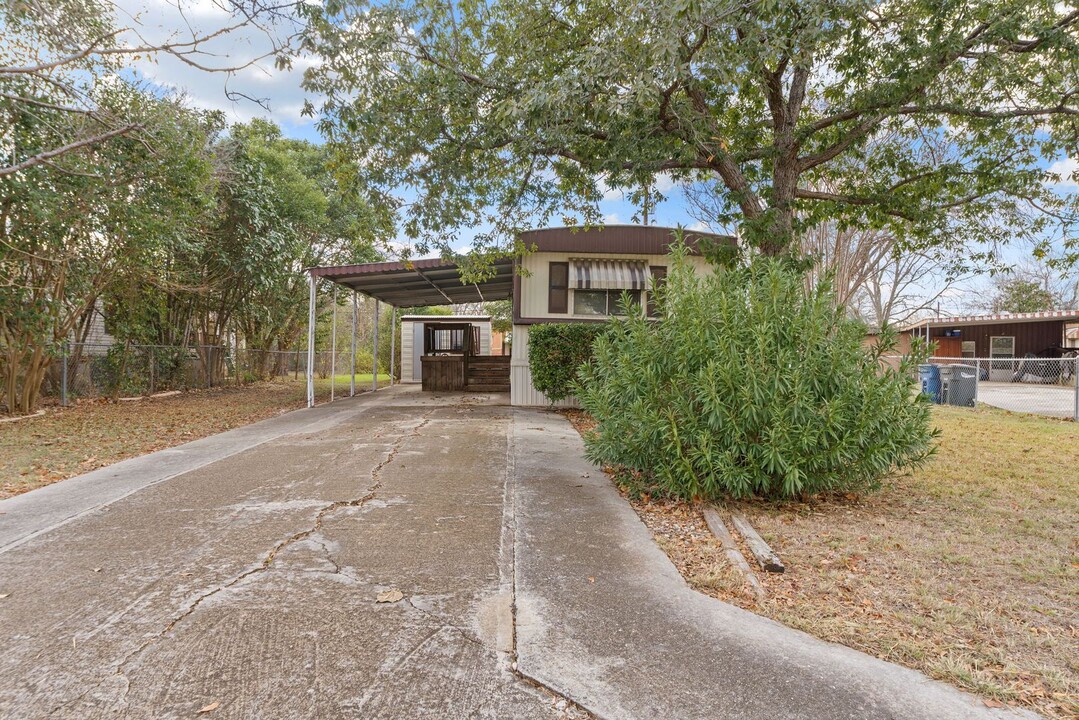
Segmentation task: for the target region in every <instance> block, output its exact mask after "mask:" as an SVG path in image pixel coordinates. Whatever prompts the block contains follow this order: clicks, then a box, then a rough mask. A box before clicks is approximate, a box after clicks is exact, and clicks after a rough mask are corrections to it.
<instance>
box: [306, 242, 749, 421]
mask: <svg viewBox="0 0 1079 720" xmlns="http://www.w3.org/2000/svg"><path fill="white" fill-rule="evenodd" d="M674 233H675V230H674V229H673V228H663V227H654V226H637V225H606V226H597V227H591V228H583V227H582V228H574V227H561V228H548V229H543V230H532V231H528V232H524V233H522V234H521V235H520V236H519V238H518V239H519V240H520V242H521V243H522V244H523V246H524V247H525V248H527V249H528V252H526V253H525V254H524V255H523V257H519V258H501V259H499V260H496V261H495V262H494V263H493V266H492V267H491V272H490V273H489V274H488V277H487V278H486V279H485V280H483V281H481V282H478V283H474V284H464V283H462V281H461V277H460V270H459V268H458V266H457V264H456V263H454V262H452V261H448V260H443V259H424V260H414V261H404V262H383V263H365V264H361V265H344V266H332V267H316V268H311V269H310V271H309V272H310V274H311V278H312V283H313V282H314V281H315V280H316V279H317V278H325V279H328V280H331V281H333V282H335V283H338V284H339V285H342V286H344V287H346V288H350V289H352V290H354V291H356V292H358V293H362V294H364V295H367V296H369V297H373V298H375V300H376V301H378V302H379V303H381V304H387V305H390V306H391V307H392V308H393V311H394V312H396V308H398V307H420V306H427V305H452V304H463V303H476V302H485V301H490V300H504V299H512V307H513V312H512V316H513V329H512V331H511V333H510V336H511V338H512V343H511V354H510V355H509V356H503V355H499V354H492V353H491V349H490V318H486V317H482V318H476V317H456V318H453V319H451V318H448V317H446V316H406V318H405V319H407V320H408V322H409V323H410V325H409V326H408V327H407V328H406V327H405V326H404V324H402V337H401V342H400V344H398V347H400V348H401V352H402V364H401V367H402V376H403V377H402V379H404V376H405V374H406V373H407V377H408V381H410V382H417V381H419V382H421V383H422V384H423V387H424V389H431V390H464V389H476V390H481V389H484V390H495V389H505V388H506V386H507V385H508V389H509V392H510V402H511V404H513V405H524V406H529V405H531V406H546V405H548V404H549V403H548V401H547V398H546V397H544V395H543V394H542V393H540V392H538V391H537V390H536V389H535V388H534V387H533V386H532V376H531V372H530V370H529V365H528V332H529V329H530V328H531V327H532V326H534V325H537V324H541V323H554V322H602V321H604V320H607V319H609V318H610V317H611V316H612V315H614V314H616V313H617V312H619V310H618V301H619V299H620V298H621V296H622V294H623V293H629V295H630V297H631V298H632V299H633V301H634V302H635V303H636V304H637V306H638V307H640V311H641V312H642V313H643V312H649V309H650V305H651V303H650V295H651V292H652V289H653V288H654V287H655V285H656V283H659V282H662V281H663V278H665V277H666V275H667V266H668V264H669V263H670V258H669V256H668V250H669V247H670V245H671V243H672V242H673V241H674ZM684 239H685V242H686V246H687V248H688V250H689V255H690V257H689V261H690V263H692V264H693V265H694V266H695V267H697V268H700V269H701V270H702V271H705V270H706V269H707V268H708V263H707V261H706V260H705V259H704V257H702V256H701V253H700V250H699V243H700V241H701V240H703V239H707V240H709V241H711V242H714V243H726V244H731V243H734V242H735V240H734V238H731V237H728V236H725V235H715V234H711V233H700V232H688V231H687V232H685V233H684ZM312 298H314V292H313V285H312ZM313 302H314V301H313V299H312V303H313ZM376 307H378V305H376ZM439 323H442V326H441V327H439V325H438V324H439ZM417 324H419V326H421V327H423V328H424V329H423V330H422V332H423V333H424V338H425V340H424V342H423V347H422V351H421V350H420V343H419V341H418V340H417V337H419V336H418V335H417V332H418V331H417V329H416V328H417ZM449 325H453V326H454V327H453V328H450V327H449ZM484 325H486V327H487V331H486V337H487V338H488V339H487V341H486V343H487V344H484V341H483V340H482V338H483V337H484V331H483V329H482V328H483V327H484ZM428 328H430V330H428ZM439 330H444V331H449V330H452V331H453V332H456V333H458V335H456V336H455V337H459V338H461V339H462V342H461V343H460V346H461V347H460V349H452V348H451V349H450V350H446V349H443V348H442V346H441V345H440V344H439V343H440V342H441V341H440V340H437V339H433V338H434V336H432V335H429V334H428V332H434V333H437V332H438V331H439ZM439 337H440V338H448V337H449V335H446V334H443V335H441V336H439ZM477 337H478V338H479V340H478V341H475V342H468V341H465V340H464V338H477ZM447 342H449V343H450V344H451V345H452V344H453V343H452V340H447ZM406 345H408V349H407V350H406ZM454 348H456V346H454ZM406 352H407V353H408V359H407V360H406V358H405V356H404V353H406ZM309 397H310V394H309ZM573 402H574V401H573V400H572V399H570V400H568V401H563V403H562V404H565V405H568V404H573Z"/></svg>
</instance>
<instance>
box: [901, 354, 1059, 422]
mask: <svg viewBox="0 0 1079 720" xmlns="http://www.w3.org/2000/svg"><path fill="white" fill-rule="evenodd" d="M918 381H919V384H920V386H921V389H922V392H923V393H925V394H927V395H929V396H930V397H931V398H933V401H934V402H937V403H940V404H945V405H958V406H965V407H974V406H976V405H979V404H980V405H988V406H991V407H996V408H1001V409H1002V410H1010V411H1012V412H1021V413H1031V414H1034V415H1044V416H1047V417H1056V418H1069V419H1072V420H1076V419H1079V358H1077V357H1076V356H1075V353H1065V354H1064V355H1063V356H1062V357H1056V358H1053V357H1023V358H1000V357H995V358H945V357H933V358H929V360H928V361H927V362H926V363H925V364H923V365H920V366H919V367H918Z"/></svg>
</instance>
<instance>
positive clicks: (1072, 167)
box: [1049, 158, 1079, 190]
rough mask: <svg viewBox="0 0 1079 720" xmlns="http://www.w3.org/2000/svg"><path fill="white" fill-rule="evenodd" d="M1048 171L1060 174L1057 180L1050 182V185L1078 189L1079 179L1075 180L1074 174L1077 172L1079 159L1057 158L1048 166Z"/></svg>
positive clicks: (1078, 170) (1078, 171)
mask: <svg viewBox="0 0 1079 720" xmlns="http://www.w3.org/2000/svg"><path fill="white" fill-rule="evenodd" d="M1049 172H1051V173H1053V174H1055V175H1059V176H1060V180H1059V181H1057V182H1051V183H1050V186H1051V187H1055V188H1060V189H1071V190H1077V189H1079V181H1077V180H1076V174H1077V173H1079V159H1076V158H1063V159H1061V160H1057V161H1056V162H1055V163H1053V164H1052V165H1050V166H1049Z"/></svg>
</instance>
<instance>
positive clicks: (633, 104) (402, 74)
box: [305, 0, 1079, 255]
mask: <svg viewBox="0 0 1079 720" xmlns="http://www.w3.org/2000/svg"><path fill="white" fill-rule="evenodd" d="M310 14H311V17H310V18H309V20H310V24H309V29H308V33H307V36H306V38H305V48H306V50H307V51H308V52H311V53H314V54H316V55H317V56H318V57H319V62H318V63H316V64H315V66H314V67H313V68H312V69H311V70H309V72H308V76H307V85H308V87H309V89H311V90H313V91H317V92H318V93H320V94H321V95H322V97H323V101H322V102H323V104H322V106H321V108H320V110H321V112H322V118H321V128H322V130H323V131H324V132H325V133H326V135H327V136H328V137H329V138H330V139H331V140H333V141H336V142H341V143H343V144H346V145H348V146H350V147H351V148H352V149H353V150H354V152H355V153H356V156H357V157H358V158H359V159H360V160H361V162H363V163H364V166H365V179H366V181H367V182H368V183H369V189H370V191H371V193H372V194H373V195H374V196H376V197H378V198H379V199H380V200H381V201H382V202H385V203H388V204H390V205H393V206H394V207H396V208H398V209H399V211H400V216H401V219H402V221H403V224H404V228H405V230H406V232H407V233H408V234H409V236H411V237H414V238H418V239H420V244H421V245H425V244H438V243H440V242H441V243H445V244H447V245H448V244H449V243H451V242H452V241H453V240H454V238H455V235H456V233H458V232H460V229H461V228H462V227H472V228H477V229H479V230H481V231H482V232H480V233H479V236H478V240H477V245H479V246H481V247H483V246H486V245H487V244H489V243H493V244H498V243H500V242H502V241H504V240H505V238H506V237H509V231H512V230H513V229H515V228H517V227H520V226H523V225H527V224H530V223H531V224H535V223H542V222H546V221H549V220H550V219H552V218H557V217H559V216H564V217H573V218H577V219H583V220H586V221H592V220H597V219H598V210H597V209H596V201H597V200H598V199H599V197H600V190H599V189H597V185H599V186H600V188H602V185H603V184H606V185H608V186H613V187H622V188H628V189H630V190H634V189H640V188H646V187H648V186H649V184H650V183H652V182H653V181H654V178H655V177H656V175H657V174H659V173H670V174H672V175H674V176H675V177H677V178H682V179H689V180H692V181H706V182H716V183H718V184H719V185H720V187H721V188H722V196H723V198H724V204H723V207H722V209H721V213H720V217H718V218H717V220H718V221H720V222H726V223H732V224H737V225H738V226H740V229H741V232H742V233H743V236H744V237H745V238H746V239H747V240H748V241H749V242H750V243H752V244H753V245H755V246H756V247H758V248H759V249H760V250H762V251H763V252H765V253H766V254H771V255H777V254H783V253H786V252H788V251H790V249H792V248H795V247H797V244H796V243H795V238H796V236H797V234H798V232H799V230H800V228H801V227H803V226H804V225H807V224H810V225H811V224H815V223H817V222H820V221H822V220H825V219H828V220H833V221H837V222H839V223H857V224H859V225H861V226H870V227H876V228H885V227H886V228H888V230H889V231H890V232H893V233H896V234H897V235H898V236H900V237H901V238H902V240H903V242H904V243H905V244H906V245H907V246H911V247H915V246H916V247H922V248H924V247H927V246H933V245H939V244H954V243H956V242H964V243H968V244H969V243H978V242H981V243H986V245H983V246H982V247H983V248H985V247H990V246H991V245H992V244H993V243H996V242H999V241H1001V240H1007V239H1008V238H1009V237H1011V236H1012V235H1015V234H1027V235H1030V236H1041V237H1045V236H1046V233H1048V232H1049V228H1050V226H1053V227H1055V229H1056V230H1057V231H1061V230H1063V231H1064V232H1065V233H1066V232H1067V231H1069V230H1070V229H1071V228H1072V227H1073V226H1074V224H1075V221H1076V215H1075V207H1074V197H1071V196H1068V195H1061V194H1058V193H1054V192H1053V191H1052V190H1051V189H1050V187H1049V186H1048V182H1047V180H1052V178H1047V177H1046V173H1045V170H1044V167H1045V165H1046V162H1045V159H1046V158H1054V157H1059V156H1060V155H1063V154H1072V155H1074V154H1075V153H1076V146H1077V142H1079V7H1077V6H1076V5H1075V3H1074V2H1063V3H1061V2H1057V1H1056V0H890V1H888V2H869V1H866V0H863V1H852V2H835V1H834V0H720V1H710V0H639V1H637V2H627V3H610V2H606V1H603V2H600V1H598V0H578V1H576V2H574V1H572V0H571V1H569V2H567V1H566V0H460V1H455V0H378V1H377V2H367V1H366V0H328V1H327V2H326V3H325V4H324V5H322V6H311V9H310ZM311 110H312V111H314V110H315V108H314V107H312V108H311ZM930 148H931V149H932V151H928V149H930ZM824 187H827V188H828V189H827V190H822V189H821V188H824Z"/></svg>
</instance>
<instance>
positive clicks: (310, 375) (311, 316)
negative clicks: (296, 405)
mask: <svg viewBox="0 0 1079 720" xmlns="http://www.w3.org/2000/svg"><path fill="white" fill-rule="evenodd" d="M307 280H308V285H309V286H310V288H311V297H310V299H309V300H308V305H307V407H314V406H315V372H314V369H313V366H314V364H315V273H313V272H309V273H308V275H307Z"/></svg>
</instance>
